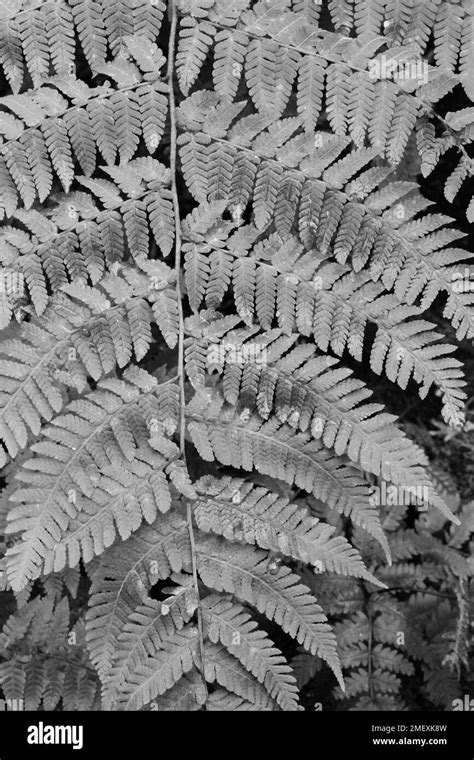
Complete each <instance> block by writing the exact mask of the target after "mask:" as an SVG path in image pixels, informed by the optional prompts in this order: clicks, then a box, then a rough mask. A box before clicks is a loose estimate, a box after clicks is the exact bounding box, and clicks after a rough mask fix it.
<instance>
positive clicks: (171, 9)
mask: <svg viewBox="0 0 474 760" xmlns="http://www.w3.org/2000/svg"><path fill="white" fill-rule="evenodd" d="M168 13H169V16H170V34H169V44H168V67H167V79H168V98H169V112H170V171H171V194H172V199H173V211H174V227H175V272H176V291H177V301H178V318H179V335H178V378H179V396H180V415H179V448H180V451H181V456H182V459H183V462H184V463H185V464H186V450H185V432H186V428H185V425H186V422H185V407H186V397H185V389H184V377H185V374H184V314H183V293H182V288H181V216H180V208H179V199H178V189H177V184H176V176H177V173H176V172H177V125H176V99H175V92H174V65H175V49H176V30H177V24H178V14H177V10H176V2H175V0H170V3H169V6H168ZM186 521H187V525H188V533H189V542H190V546H191V566H192V574H193V584H194V589H195V592H196V598H197V609H196V617H197V627H198V639H199V659H200V672H201V678H202V685H203V688H204V692H205V697H206V702H207V699H208V691H207V684H206V678H205V660H204V629H203V620H202V607H201V599H200V596H199V583H198V575H197V564H196V544H195V539H194V527H193V513H192V506H191V503H190V501H189V499H187V500H186Z"/></svg>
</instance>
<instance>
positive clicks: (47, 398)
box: [0, 0, 474, 711]
mask: <svg viewBox="0 0 474 760" xmlns="http://www.w3.org/2000/svg"><path fill="white" fill-rule="evenodd" d="M473 29H474V24H473V23H472V11H471V10H470V9H469V8H465V7H464V5H463V4H461V3H457V2H454V0H453V1H452V2H445V1H444V0H430V2H429V3H421V2H415V3H405V2H395V1H392V0H386V1H385V2H383V1H382V0H381V1H380V2H379V1H378V0H375V1H374V2H365V1H364V0H357V2H354V3H350V2H346V0H328V1H327V2H326V0H323V2H322V3H312V2H306V1H305V0H272V2H265V1H261V0H232V1H230V0H166V1H165V0H152V1H151V2H150V0H114V1H113V2H111V1H110V0H58V1H55V2H44V3H40V4H38V3H34V2H33V0H13V1H12V2H11V3H7V4H4V7H2V9H1V10H0V67H1V70H2V76H3V79H2V87H3V89H2V92H3V93H4V94H3V97H1V98H0V220H1V221H2V229H1V232H0V267H1V268H0V329H1V331H2V332H1V336H0V378H1V388H0V465H1V466H2V467H3V468H4V478H5V487H4V490H3V493H2V497H1V501H0V539H2V541H1V543H0V591H1V593H2V594H3V593H5V594H6V595H11V597H12V603H13V602H14V603H15V604H16V611H14V612H13V613H12V614H11V615H10V616H9V617H8V618H7V619H6V621H4V620H3V619H2V622H3V623H4V625H3V632H2V633H1V634H0V687H1V689H2V692H3V694H4V696H5V699H6V700H7V702H8V700H10V701H11V700H23V702H22V704H24V705H25V706H26V708H27V709H45V710H55V709H65V710H74V709H87V710H95V709H105V710H109V709H113V710H200V709H205V710H211V711H220V710H242V711H245V710H252V711H253V710H257V711H258V710H263V711H278V710H283V711H297V710H300V709H302V707H303V704H304V705H305V706H306V702H305V695H304V688H305V684H306V683H307V682H308V681H309V680H310V679H312V678H314V677H317V674H318V673H319V672H320V671H322V669H323V668H324V669H326V670H327V671H328V672H327V673H326V676H327V677H328V678H330V679H332V686H331V689H332V692H331V696H330V697H329V698H328V701H329V702H330V704H331V705H333V706H337V705H338V704H339V705H341V704H348V705H349V707H350V709H352V708H354V709H404V707H405V706H406V704H407V701H408V700H409V690H408V687H407V679H408V678H409V677H411V676H412V675H413V674H415V673H416V674H418V673H419V674H420V675H421V676H422V679H423V689H422V699H423V700H425V701H426V703H427V704H429V705H435V706H437V707H439V706H442V707H444V708H446V707H449V705H450V704H451V703H452V700H453V699H455V698H456V695H457V694H458V693H459V689H460V684H461V683H462V682H463V679H465V677H466V675H465V671H466V662H467V661H468V659H469V655H470V651H469V650H470V647H471V641H470V628H469V604H470V603H471V602H472V600H471V599H470V596H471V595H472V594H471V587H472V584H471V575H472V563H471V562H470V561H469V560H468V559H467V557H466V555H467V548H468V547H469V541H470V537H471V534H472V532H474V522H473V519H472V509H471V508H470V506H469V504H464V505H463V507H462V508H460V504H459V503H458V502H455V503H454V502H451V500H450V499H449V498H444V497H445V494H444V493H443V488H441V487H439V478H438V477H437V475H436V472H434V470H433V468H432V466H431V462H430V461H429V458H428V456H427V454H426V453H425V452H424V451H423V449H422V448H421V447H420V446H419V445H418V444H417V443H414V442H412V441H411V440H410V438H409V436H408V435H407V433H406V432H405V430H404V429H403V428H402V426H401V424H400V423H399V422H398V419H397V416H396V415H395V414H392V413H391V412H390V410H389V409H386V408H385V407H384V405H383V404H382V403H381V402H380V395H378V394H377V389H375V393H374V394H373V393H372V390H373V389H372V388H371V387H370V386H371V384H372V382H373V381H374V378H375V377H376V376H382V377H383V378H384V380H388V381H389V382H390V383H393V384H394V385H395V386H396V387H397V388H398V392H399V393H403V392H405V391H406V390H407V388H410V389H411V384H412V383H413V384H414V386H415V387H416V389H417V392H418V394H419V396H420V398H421V399H426V398H428V399H429V401H430V403H432V405H434V406H436V405H438V407H439V414H440V415H441V416H442V419H443V424H444V423H445V424H446V425H449V426H451V427H452V428H453V429H454V430H459V429H460V428H461V427H462V425H463V424H464V420H465V402H466V393H465V385H466V383H465V379H464V374H463V367H462V364H461V362H460V361H459V359H458V358H456V356H455V352H456V349H457V347H458V344H459V342H460V341H469V340H472V338H473V337H474V310H473V296H472V287H470V277H471V272H472V268H471V266H470V263H469V262H470V258H471V254H470V253H469V251H467V250H465V248H464V247H462V246H463V241H462V240H461V238H462V237H463V232H462V230H460V229H456V228H455V227H454V225H453V219H452V218H451V217H450V216H448V215H447V214H442V213H439V210H438V209H437V208H436V207H435V206H434V205H433V204H431V202H430V201H428V200H427V199H426V198H425V197H424V196H423V195H422V193H421V192H420V189H419V184H418V182H417V181H416V178H417V174H418V173H420V174H421V175H422V176H424V177H428V176H429V175H430V174H431V172H433V171H434V170H435V169H436V168H437V166H438V165H439V163H440V162H441V161H442V160H444V159H443V157H444V156H445V155H446V154H447V152H448V151H450V155H453V156H455V158H454V159H453V170H452V172H451V174H450V175H449V177H447V178H446V180H445V188H444V193H445V198H446V201H447V204H449V203H453V202H454V200H455V198H456V197H458V194H462V196H463V197H464V195H465V193H466V187H468V186H469V182H470V178H472V174H473V158H472V141H473V139H474V131H473V123H474V108H473V107H472V106H471V105H469V103H472V99H473V98H474V92H473V89H472V80H471V78H470V73H471V70H472V65H473V64H474V60H473V58H472V50H473V40H472V33H473V32H472V30H473ZM454 88H458V91H462V92H463V98H465V106H464V107H462V108H460V109H459V110H457V111H446V108H445V107H444V106H443V105H442V101H443V98H445V96H446V95H449V93H451V92H452V91H453V90H454ZM463 102H464V101H463ZM410 157H411V158H413V161H414V167H413V170H411V169H410V170H409V171H408V170H406V165H407V163H408V160H409V159H410V160H411V158H410ZM464 211H465V215H466V219H467V220H469V221H473V220H474V208H473V203H472V200H470V199H469V200H468V203H467V204H466V208H465V210H464ZM459 241H460V242H459ZM362 376H363V377H364V378H365V381H363V380H362V379H361V377H362ZM374 386H375V383H374ZM381 494H382V496H381ZM387 494H388V495H389V498H388V499H387V498H386V496H387ZM89 580H90V584H89V583H88V581H89ZM400 590H401V591H400ZM399 592H400V593H399ZM85 597H87V610H84V609H80V607H81V603H82V600H83V599H84V598H85ZM440 597H442V598H443V599H444V600H445V601H444V602H443V603H442V605H438V606H436V605H435V603H434V600H435V599H437V598H440ZM397 626H398V627H397ZM398 633H399V634H401V635H400V636H398V638H397V636H396V634H398ZM288 642H291V647H292V648H293V650H294V649H295V647H296V648H297V650H298V651H297V654H296V655H295V656H294V657H292V658H290V657H288V656H287V650H290V649H291V647H290V646H288ZM302 695H303V699H301V696H302ZM344 700H345V702H344Z"/></svg>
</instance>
